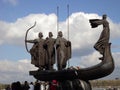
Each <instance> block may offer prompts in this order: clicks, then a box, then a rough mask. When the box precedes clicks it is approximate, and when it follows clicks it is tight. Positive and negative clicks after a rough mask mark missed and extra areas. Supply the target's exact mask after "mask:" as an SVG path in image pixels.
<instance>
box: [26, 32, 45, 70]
mask: <svg viewBox="0 0 120 90" xmlns="http://www.w3.org/2000/svg"><path fill="white" fill-rule="evenodd" d="M38 37H39V38H38V39H34V40H26V42H29V43H34V45H33V47H32V48H31V50H30V53H31V56H32V55H34V56H32V57H34V59H33V60H32V61H31V63H32V64H34V65H35V66H36V67H38V68H39V70H43V69H44V68H45V59H46V58H45V57H46V56H45V55H46V54H45V53H46V52H45V48H44V42H45V40H44V39H43V34H42V32H40V33H39V34H38Z"/></svg>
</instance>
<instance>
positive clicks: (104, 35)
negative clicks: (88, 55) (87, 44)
mask: <svg viewBox="0 0 120 90" xmlns="http://www.w3.org/2000/svg"><path fill="white" fill-rule="evenodd" d="M90 23H91V26H92V28H95V27H97V26H98V25H103V30H102V32H101V35H100V37H99V39H98V41H97V42H96V43H95V45H94V48H95V49H96V50H98V51H99V52H100V53H101V54H103V50H104V45H105V44H107V43H109V38H110V29H109V23H108V21H107V20H103V19H101V20H99V19H93V20H90Z"/></svg>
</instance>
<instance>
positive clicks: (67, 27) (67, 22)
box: [67, 4, 70, 68]
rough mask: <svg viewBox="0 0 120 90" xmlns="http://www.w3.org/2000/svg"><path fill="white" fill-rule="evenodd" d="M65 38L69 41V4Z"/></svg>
mask: <svg viewBox="0 0 120 90" xmlns="http://www.w3.org/2000/svg"><path fill="white" fill-rule="evenodd" d="M67 18H68V19H67V39H68V41H69V4H68V5H67ZM69 67H70V61H69V60H68V68H69Z"/></svg>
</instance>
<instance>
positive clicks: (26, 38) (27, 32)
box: [25, 21, 36, 53]
mask: <svg viewBox="0 0 120 90" xmlns="http://www.w3.org/2000/svg"><path fill="white" fill-rule="evenodd" d="M35 26H36V21H35V23H34V25H33V26H31V27H30V28H28V29H27V31H26V34H25V47H26V50H27V52H28V53H29V52H30V51H29V50H28V47H27V42H26V40H27V34H28V32H29V30H30V29H32V28H34V27H35Z"/></svg>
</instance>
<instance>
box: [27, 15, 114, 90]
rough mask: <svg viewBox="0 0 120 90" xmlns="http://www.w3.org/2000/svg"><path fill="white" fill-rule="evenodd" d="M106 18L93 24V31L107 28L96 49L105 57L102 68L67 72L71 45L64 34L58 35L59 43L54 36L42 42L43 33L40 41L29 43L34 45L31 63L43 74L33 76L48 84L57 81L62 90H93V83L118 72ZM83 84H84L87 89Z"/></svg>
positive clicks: (69, 69) (38, 73) (101, 64)
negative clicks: (56, 68)
mask: <svg viewBox="0 0 120 90" xmlns="http://www.w3.org/2000/svg"><path fill="white" fill-rule="evenodd" d="M106 18H107V15H103V18H102V19H90V20H89V22H90V25H91V27H92V28H96V27H97V26H98V25H103V31H102V33H101V35H100V38H99V40H98V41H97V42H96V44H95V45H94V48H95V49H96V50H97V51H98V52H100V54H102V55H103V57H101V58H99V59H100V60H101V62H100V63H99V64H97V65H94V66H92V67H88V68H80V69H75V68H66V64H67V63H66V62H67V61H68V60H69V58H71V49H70V48H71V42H70V41H68V40H66V39H65V38H63V37H62V36H63V34H62V32H61V31H59V32H58V37H57V38H56V39H53V38H52V32H50V33H49V37H48V38H46V40H44V39H42V33H39V39H37V40H36V39H35V40H25V42H29V43H34V45H33V47H32V48H31V50H30V54H31V60H32V64H34V65H35V66H37V67H39V70H35V71H30V72H29V73H30V75H33V76H34V77H35V78H36V79H37V80H41V81H45V82H51V81H52V80H56V81H57V82H58V85H59V86H60V88H59V90H73V89H74V90H92V88H91V84H90V82H89V80H95V79H99V78H102V77H105V76H107V75H109V74H111V73H112V72H113V70H114V61H113V57H112V54H111V43H110V42H109V38H110V31H109V30H110V29H109V23H108V21H107V20H106ZM33 26H35V25H33ZM33 26H32V27H33ZM30 29H31V28H30ZM28 30H29V29H28ZM28 30H27V33H28ZM34 48H35V49H34ZM36 48H37V49H36ZM54 50H56V52H57V53H55V52H54ZM55 56H57V65H58V70H53V69H54V68H53V64H55ZM46 67H47V68H46ZM81 83H83V84H84V87H83V86H82V85H81Z"/></svg>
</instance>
